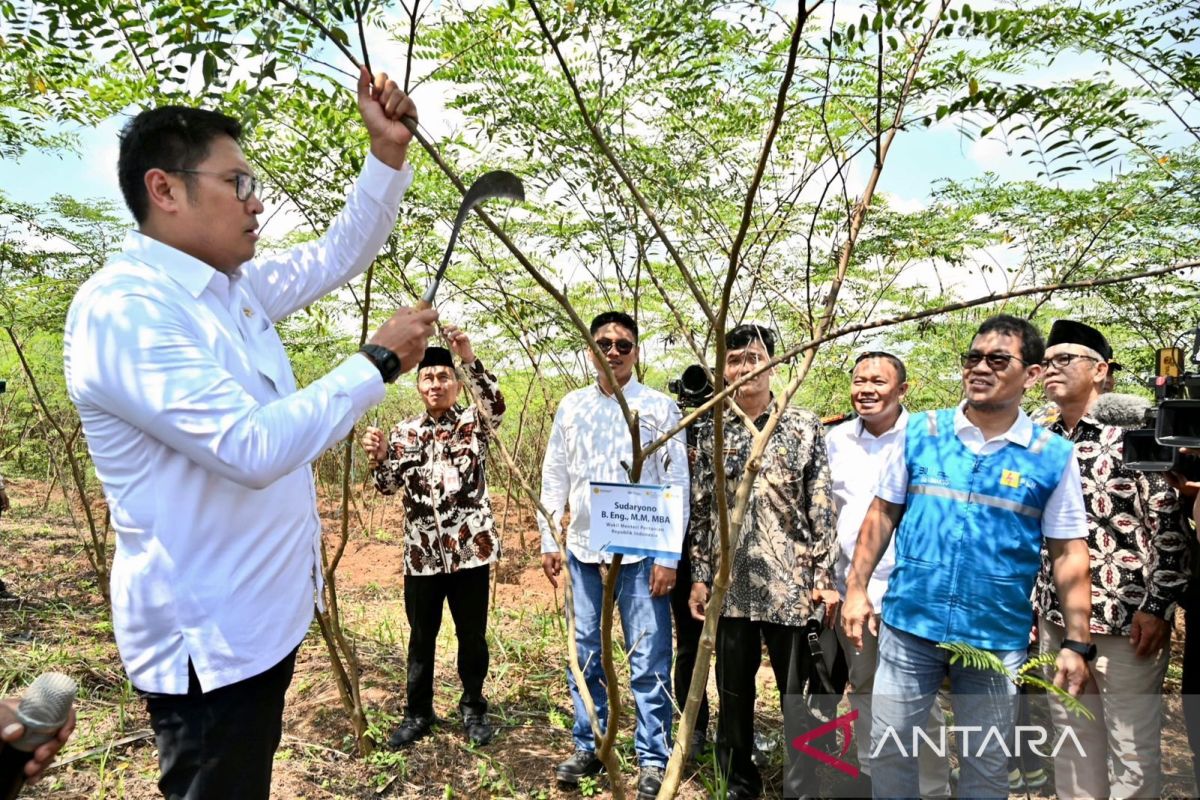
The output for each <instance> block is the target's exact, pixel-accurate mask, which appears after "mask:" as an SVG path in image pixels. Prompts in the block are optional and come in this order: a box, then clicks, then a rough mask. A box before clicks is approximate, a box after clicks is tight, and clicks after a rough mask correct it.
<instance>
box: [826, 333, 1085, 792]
mask: <svg viewBox="0 0 1200 800" xmlns="http://www.w3.org/2000/svg"><path fill="white" fill-rule="evenodd" d="M1044 350H1045V345H1044V344H1043V340H1042V337H1041V334H1040V333H1039V332H1038V331H1037V329H1036V328H1034V327H1033V325H1031V324H1030V323H1029V321H1028V320H1024V319H1019V318H1016V317H1012V316H1008V315H999V316H995V317H991V318H990V319H988V320H985V321H984V323H983V324H982V325H981V326H980V327H979V330H978V332H977V333H976V335H975V338H974V340H973V341H972V342H971V347H970V349H969V350H968V351H967V352H966V353H964V354H963V355H962V357H961V361H962V381H963V394H964V400H963V403H962V405H960V406H959V407H958V408H949V409H942V410H940V411H932V412H925V413H922V414H913V415H912V416H911V417H910V419H909V422H908V426H907V428H906V429H905V433H904V446H903V448H900V449H898V450H897V451H896V452H895V453H894V454H893V456H892V457H891V458H890V459H889V461H888V463H887V465H886V466H885V467H884V469H883V473H882V475H881V477H880V481H879V485H878V487H877V488H876V491H875V494H876V497H875V500H874V501H873V502H872V504H871V506H870V507H869V509H868V510H867V515H866V518H865V519H864V520H863V524H862V527H861V528H860V530H859V534H858V543H857V545H856V547H855V550H854V557H853V559H852V560H851V564H850V570H849V572H848V573H847V576H846V602H845V607H844V608H843V612H842V623H843V626H844V628H845V633H846V636H847V638H848V639H849V640H850V642H851V643H852V645H853V646H854V647H858V648H861V646H862V640H863V630H864V627H865V628H867V629H868V630H869V631H870V632H871V633H877V634H878V636H879V665H878V668H877V671H876V673H875V687H874V692H873V695H872V744H871V752H872V755H873V758H872V761H871V779H872V791H873V792H874V796H875V797H919V796H920V794H919V782H918V759H917V757H916V755H917V754H916V753H914V752H912V751H913V744H914V742H916V741H917V740H916V739H915V738H914V736H913V733H914V728H916V727H919V726H921V725H922V724H923V723H924V722H925V719H926V717H927V716H928V714H929V709H930V706H931V705H932V703H933V702H934V699H935V695H936V693H937V689H938V687H939V686H940V685H941V683H942V680H943V679H944V678H945V677H946V676H947V675H948V676H949V678H950V689H951V704H952V705H953V707H954V717H955V725H956V726H959V727H966V728H970V727H972V726H975V729H976V730H978V731H979V734H978V735H976V736H973V737H970V739H969V740H968V741H967V742H966V743H965V744H964V740H963V739H962V738H960V747H961V749H962V750H963V751H964V752H962V753H961V755H962V759H961V764H962V772H961V774H962V778H961V780H960V783H959V787H958V795H959V796H960V797H975V798H978V797H1007V796H1008V753H1007V752H1006V747H1005V745H1004V743H1005V742H1010V741H1012V738H1011V737H1012V731H1013V718H1014V712H1015V709H1016V704H1015V699H1016V692H1017V687H1016V686H1015V685H1014V684H1013V683H1012V682H1011V681H1010V680H1009V679H1008V678H1007V677H1005V676H1003V675H1000V674H998V673H996V672H995V671H992V670H986V669H985V670H981V669H974V668H972V667H969V666H967V665H965V664H963V663H961V662H959V663H955V664H951V663H950V659H951V653H950V652H949V651H948V650H946V649H944V648H941V647H939V645H940V644H943V643H966V644H969V645H972V646H974V647H976V648H979V649H983V650H987V651H990V652H991V653H992V654H993V655H995V656H996V658H998V659H999V660H1000V661H1001V662H1003V664H1004V665H1005V666H1006V667H1007V668H1008V669H1009V670H1016V669H1017V668H1018V667H1020V665H1021V664H1022V663H1023V662H1024V660H1025V655H1026V648H1027V645H1028V642H1029V631H1030V622H1031V620H1032V619H1033V609H1032V607H1031V605H1030V600H1029V598H1030V592H1031V590H1032V589H1033V584H1034V579H1035V578H1036V577H1037V573H1038V568H1039V566H1040V560H1041V556H1040V554H1041V550H1042V547H1043V544H1044V545H1045V547H1046V550H1047V552H1048V554H1049V559H1050V563H1051V565H1052V568H1053V575H1054V582H1055V584H1056V586H1057V589H1058V596H1059V597H1060V598H1061V599H1062V612H1063V617H1064V622H1065V629H1066V634H1067V637H1068V638H1067V639H1064V642H1063V649H1062V651H1061V652H1060V653H1059V655H1058V659H1057V664H1056V668H1055V669H1056V671H1055V676H1054V682H1055V683H1056V684H1057V685H1059V686H1063V687H1065V688H1066V689H1067V690H1068V691H1070V692H1071V693H1072V694H1079V693H1080V692H1081V691H1082V690H1083V687H1084V685H1085V683H1086V682H1087V680H1088V674H1089V673H1088V666H1087V659H1088V657H1089V653H1090V652H1091V651H1092V646H1091V638H1090V636H1091V635H1090V633H1089V630H1088V616H1089V614H1090V611H1091V585H1090V580H1089V571H1088V550H1087V538H1086V537H1087V521H1086V518H1085V514H1084V509H1083V493H1082V490H1081V488H1080V478H1079V471H1078V470H1079V467H1078V464H1077V463H1076V460H1075V454H1074V451H1073V449H1072V447H1071V444H1070V442H1068V441H1066V440H1065V439H1063V438H1062V437H1060V436H1057V435H1055V434H1053V433H1051V432H1050V431H1048V430H1046V429H1044V428H1041V427H1040V426H1037V425H1034V424H1033V423H1032V422H1030V420H1029V418H1028V416H1026V415H1025V413H1024V412H1023V411H1022V410H1021V399H1022V398H1023V397H1024V394H1025V391H1026V390H1027V389H1028V388H1030V387H1031V386H1033V385H1034V384H1035V383H1036V382H1037V380H1038V378H1039V377H1040V375H1041V371H1042V367H1041V361H1042V357H1043V352H1044ZM893 532H894V533H895V535H896V566H895V569H894V570H893V572H892V574H891V578H890V580H889V581H888V587H887V591H886V592H885V594H884V596H883V615H882V623H880V621H879V618H878V617H876V616H875V609H874V608H873V606H872V603H871V601H870V599H869V595H868V582H869V580H870V577H871V575H872V574H873V573H874V571H875V567H876V565H877V564H878V563H879V560H880V558H881V557H882V556H883V553H884V551H885V550H886V548H887V546H888V544H889V542H890V541H891V539H892V534H893ZM920 749H921V748H920V747H917V748H916V750H917V751H918V753H919V750H920Z"/></svg>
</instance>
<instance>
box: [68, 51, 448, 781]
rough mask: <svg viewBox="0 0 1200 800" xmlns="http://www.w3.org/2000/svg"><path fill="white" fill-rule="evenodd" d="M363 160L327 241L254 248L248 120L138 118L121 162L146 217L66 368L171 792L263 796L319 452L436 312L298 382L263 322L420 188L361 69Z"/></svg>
mask: <svg viewBox="0 0 1200 800" xmlns="http://www.w3.org/2000/svg"><path fill="white" fill-rule="evenodd" d="M358 108H359V113H360V115H361V116H362V119H363V123H364V124H365V126H366V129H367V133H368V134H369V136H370V142H371V152H370V155H369V156H368V157H367V160H366V164H365V165H364V167H363V172H362V174H361V176H360V177H359V179H358V181H357V182H356V184H355V185H354V187H353V188H352V189H351V190H350V193H349V195H348V196H347V199H346V206H345V208H344V209H343V210H342V212H341V213H340V214H339V215H338V217H337V218H336V219H335V220H334V221H333V223H332V224H331V225H330V227H329V229H328V230H327V231H326V233H325V235H324V236H323V237H322V238H321V239H319V240H317V241H314V242H311V243H307V244H304V245H301V246H299V247H296V248H293V249H292V250H290V251H287V252H285V253H281V254H278V255H273V256H267V257H262V258H255V243H256V242H257V239H258V235H257V228H258V222H257V217H258V214H259V213H261V212H262V210H263V206H262V203H261V202H259V199H258V197H257V196H256V195H257V189H258V180H257V178H256V177H255V176H254V174H253V172H252V170H251V168H250V165H249V164H248V162H247V161H246V158H245V157H244V156H243V154H242V151H241V148H240V147H239V146H238V139H239V137H240V135H241V125H240V124H239V123H238V122H237V121H236V120H234V119H232V118H230V117H227V116H225V115H224V114H220V113H217V112H213V111H206V110H202V109H194V108H186V107H182V106H167V107H163V108H158V109H153V110H149V111H145V112H142V113H140V114H138V115H137V116H136V117H134V118H133V120H131V121H130V122H129V124H128V125H126V127H125V129H124V131H123V132H122V136H121V149H120V158H119V162H118V172H119V178H120V183H121V190H122V193H123V194H124V196H125V200H126V203H127V204H128V205H129V208H130V210H131V211H132V212H133V215H134V218H135V219H136V221H137V225H138V230H136V231H131V232H130V233H129V235H128V236H127V237H126V239H125V243H124V246H123V252H122V253H120V254H119V255H117V256H116V257H114V258H113V259H112V260H111V261H110V262H109V263H108V265H107V266H105V267H104V269H102V270H100V271H99V272H98V273H97V274H96V275H95V276H93V277H92V278H91V279H90V280H89V281H87V283H85V284H84V285H83V286H82V287H81V288H80V290H79V292H78V294H77V295H76V297H75V300H74V302H73V303H72V306H71V310H70V312H69V314H68V317H67V327H66V337H65V371H66V381H67V388H68V393H69V395H70V397H71V400H72V401H73V402H74V403H75V405H76V407H77V408H78V409H79V415H80V418H81V419H82V421H83V429H84V432H85V434H86V435H87V441H88V448H89V450H90V451H91V455H92V459H93V461H94V462H95V465H96V472H97V474H98V475H99V477H100V480H101V482H102V483H103V484H104V490H105V495H106V497H107V500H108V505H109V509H110V512H111V515H112V523H113V527H114V528H115V529H116V531H117V549H116V555H115V558H114V562H113V568H112V604H113V624H114V630H115V634H116V639H117V645H118V648H119V649H120V652H121V657H122V660H123V661H124V663H125V668H126V670H127V671H128V673H129V678H130V680H131V682H132V683H133V685H134V686H135V687H136V688H137V689H138V691H139V693H141V694H142V696H143V697H144V698H145V699H146V704H147V707H148V710H149V713H150V719H151V724H152V725H153V727H154V731H155V734H156V737H157V746H158V751H159V766H160V769H161V776H160V779H159V788H160V790H161V791H162V792H163V794H164V796H166V797H169V798H265V797H268V796H269V794H270V786H271V762H272V758H273V756H274V753H275V749H276V747H277V746H278V744H279V740H280V736H281V733H282V715H283V699H284V694H285V692H286V690H287V687H288V684H289V683H290V681H291V678H292V670H293V666H294V664H295V657H296V650H297V648H298V646H299V644H300V641H301V639H303V638H304V635H305V633H306V632H307V630H308V626H309V623H310V622H311V620H312V607H313V598H314V595H315V596H316V597H317V599H318V602H320V598H321V597H322V591H321V590H322V583H323V580H322V574H321V557H320V535H321V523H320V518H319V517H318V515H317V509H316V502H315V499H316V492H315V487H314V485H313V478H312V469H311V466H310V465H311V463H312V462H313V460H314V459H316V458H317V456H319V455H320V454H321V453H322V452H324V451H325V450H326V449H327V448H328V447H329V446H331V445H332V444H333V443H335V442H337V441H338V440H340V439H342V438H343V437H345V436H346V435H347V434H348V433H349V432H350V430H351V428H352V427H353V426H354V423H355V421H356V420H357V419H358V418H359V417H360V416H362V414H363V413H364V412H365V411H366V410H367V409H368V408H370V407H371V406H373V405H375V404H377V403H378V402H380V401H381V400H382V399H383V397H384V386H385V383H387V382H390V381H393V380H395V379H396V377H397V376H399V375H400V373H402V372H406V371H408V370H411V369H413V368H414V367H415V366H416V365H417V363H418V362H419V361H420V359H421V356H422V354H423V353H424V351H425V344H426V341H427V339H428V338H429V336H430V335H431V334H432V332H433V323H434V321H435V320H436V318H437V312H436V311H433V310H413V309H400V310H399V311H397V312H396V313H395V314H394V315H393V316H392V317H391V319H389V320H388V321H387V322H386V323H384V325H383V327H381V328H380V329H379V330H378V331H376V332H375V334H374V336H372V337H371V340H370V343H369V344H367V345H366V346H364V347H363V349H362V351H361V353H360V354H355V355H352V356H350V357H349V358H347V359H346V360H345V361H344V362H342V363H341V364H340V365H339V366H338V367H336V368H335V369H334V370H332V371H331V372H329V373H328V374H327V375H325V376H323V377H321V378H318V379H317V380H315V381H313V382H312V383H311V384H309V385H308V386H306V387H305V388H304V389H303V390H297V387H296V382H295V378H294V377H293V375H292V370H291V366H290V364H289V363H288V359H287V354H286V353H285V351H284V349H283V344H282V342H281V341H280V339H279V336H278V335H277V334H276V332H275V328H274V324H275V323H276V322H277V321H279V320H281V319H283V318H284V317H286V316H287V315H288V314H290V313H292V312H293V311H296V310H298V309H300V308H303V307H305V306H307V305H308V304H309V303H311V302H313V301H315V300H316V299H318V298H320V297H322V296H323V295H325V294H328V293H329V292H330V291H333V290H335V289H337V288H338V287H340V286H342V285H344V284H345V283H346V282H347V281H348V280H350V279H352V278H353V277H355V276H356V275H358V274H359V273H361V272H362V271H363V270H364V269H365V268H366V266H367V265H368V264H369V263H370V262H371V260H372V259H373V258H374V257H375V254H376V253H377V252H378V250H379V248H380V247H381V246H382V245H383V243H384V242H385V241H386V240H387V236H388V234H389V232H390V231H391V230H392V227H393V225H394V224H395V221H396V213H397V208H398V206H399V203H400V200H401V198H402V197H403V195H404V192H405V190H406V189H407V188H408V186H409V184H410V183H411V181H412V169H411V167H410V166H408V164H407V163H406V156H407V151H408V145H409V142H410V140H411V139H412V134H411V133H410V130H409V128H408V127H406V125H405V124H404V122H402V118H403V117H405V116H409V117H413V118H415V117H416V108H415V106H414V105H413V102H412V100H411V99H410V98H408V97H407V96H406V95H405V94H404V92H402V91H401V90H400V89H399V88H398V87H397V86H396V84H395V83H394V82H392V81H389V80H387V76H386V75H382V74H381V75H380V76H379V80H378V81H377V82H376V84H375V86H372V85H371V81H370V76H369V74H368V73H367V71H366V70H365V69H364V70H363V71H362V72H361V73H360V75H359V80H358Z"/></svg>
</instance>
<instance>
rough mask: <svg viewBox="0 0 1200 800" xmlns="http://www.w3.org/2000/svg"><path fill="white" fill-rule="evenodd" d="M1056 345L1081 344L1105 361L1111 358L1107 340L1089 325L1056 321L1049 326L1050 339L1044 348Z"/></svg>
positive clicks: (1067, 320)
mask: <svg viewBox="0 0 1200 800" xmlns="http://www.w3.org/2000/svg"><path fill="white" fill-rule="evenodd" d="M1056 344H1081V345H1083V346H1084V347H1090V348H1092V349H1093V350H1095V351H1096V352H1097V353H1099V354H1100V357H1101V358H1103V359H1104V360H1105V361H1108V360H1110V359H1111V358H1112V356H1113V352H1112V348H1111V347H1109V346H1108V340H1107V339H1105V338H1104V334H1103V333H1101V332H1100V331H1098V330H1096V329H1095V328H1093V327H1092V326H1091V325H1084V324H1083V323H1082V322H1076V321H1075V320H1073V319H1060V320H1056V321H1055V322H1054V325H1052V326H1051V328H1050V338H1049V339H1047V340H1046V347H1047V348H1050V347H1053V346H1054V345H1056Z"/></svg>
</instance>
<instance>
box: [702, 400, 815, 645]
mask: <svg viewBox="0 0 1200 800" xmlns="http://www.w3.org/2000/svg"><path fill="white" fill-rule="evenodd" d="M770 411H771V409H770V408H768V409H767V411H765V412H763V413H762V415H760V416H759V418H758V419H756V420H755V425H757V426H758V427H759V428H760V429H761V427H762V426H763V425H765V424H766V422H767V419H768V417H769V416H770ZM752 439H753V433H752V432H751V431H750V430H747V428H746V426H745V425H744V424H743V423H742V421H741V418H740V417H738V416H737V415H736V414H734V413H733V412H732V411H726V413H725V458H724V462H725V481H726V483H725V486H726V492H727V496H728V497H729V510H730V513H731V514H732V512H733V507H734V502H735V493H736V491H737V486H738V482H739V481H740V480H741V477H742V473H743V471H744V470H745V468H746V462H747V460H748V459H749V457H750V448H751V444H752ZM694 456H695V465H694V467H693V469H692V514H691V520H690V523H689V533H690V534H691V540H692V580H693V581H696V582H702V583H707V584H709V585H711V584H712V580H713V575H714V574H715V573H716V571H717V567H718V563H717V561H718V557H719V541H718V540H717V537H718V536H719V535H720V534H719V531H720V528H719V527H718V521H717V516H716V515H717V505H716V503H715V502H714V499H713V488H714V486H715V479H714V469H715V466H716V459H714V458H713V420H712V417H711V416H706V417H703V418H702V419H701V420H700V421H699V422H697V423H696V446H695V451H694ZM762 462H763V463H762V470H761V471H760V472H759V473H758V475H757V476H756V477H755V480H754V487H753V490H752V492H751V495H750V500H749V504H748V506H747V509H746V517H745V521H744V523H743V525H742V537H741V541H740V542H739V543H738V547H737V551H736V552H735V554H734V557H733V570H732V573H731V576H730V586H729V594H727V595H726V597H725V605H724V607H723V608H722V610H721V615H722V616H725V617H740V618H747V619H751V620H755V621H759V622H772V623H776V624H780V625H797V626H799V625H803V624H804V623H805V622H806V621H807V620H808V618H809V616H810V615H811V613H812V600H811V598H812V591H813V589H832V588H833V586H834V583H833V565H834V561H835V559H836V557H837V547H836V544H837V527H836V522H835V514H834V510H833V488H832V482H831V480H830V477H829V462H828V459H827V456H826V451H825V437H824V431H823V429H822V426H821V422H820V420H818V419H817V417H816V415H815V414H813V413H811V412H809V411H804V410H802V409H799V408H793V407H789V408H787V409H786V410H785V411H784V413H783V417H782V419H780V420H779V425H778V427H776V428H775V431H774V432H773V433H772V434H771V439H770V441H769V442H768V444H767V449H766V451H765V452H764V453H763V458H762ZM731 533H732V531H731Z"/></svg>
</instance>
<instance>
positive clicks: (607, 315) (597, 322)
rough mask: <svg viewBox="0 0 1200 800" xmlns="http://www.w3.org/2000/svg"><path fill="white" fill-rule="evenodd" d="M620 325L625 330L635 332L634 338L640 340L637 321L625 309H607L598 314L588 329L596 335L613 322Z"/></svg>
mask: <svg viewBox="0 0 1200 800" xmlns="http://www.w3.org/2000/svg"><path fill="white" fill-rule="evenodd" d="M614 322H615V323H616V324H618V325H620V326H621V327H622V328H624V329H625V330H627V331H629V332H630V333H632V334H633V340H634V341H635V342H636V341H637V340H638V329H637V323H636V322H634V321H633V317H631V316H629V315H628V314H626V313H625V312H624V311H605V312H604V313H603V314H597V315H596V317H595V319H593V320H592V325H591V327H590V328H589V329H588V330H589V331H590V332H591V334H592V336H595V335H596V331H598V330H600V329H601V328H603V327H604V326H605V325H609V324H611V323H614Z"/></svg>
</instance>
